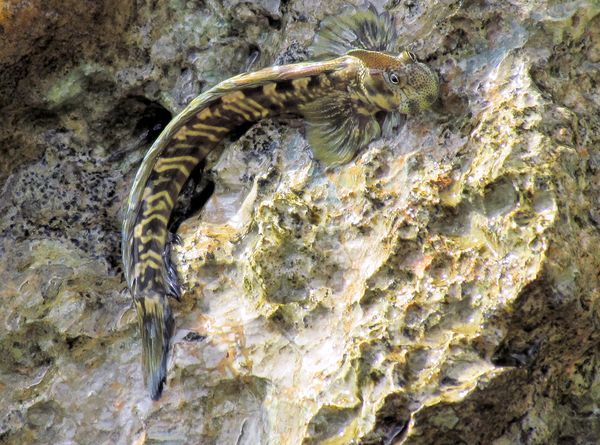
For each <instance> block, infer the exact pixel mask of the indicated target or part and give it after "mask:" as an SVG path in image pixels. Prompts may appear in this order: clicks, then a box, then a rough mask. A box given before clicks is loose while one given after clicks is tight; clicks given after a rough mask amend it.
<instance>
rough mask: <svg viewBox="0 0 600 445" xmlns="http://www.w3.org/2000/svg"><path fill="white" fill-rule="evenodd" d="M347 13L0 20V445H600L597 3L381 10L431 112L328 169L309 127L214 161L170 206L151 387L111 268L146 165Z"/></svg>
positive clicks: (76, 14)
mask: <svg viewBox="0 0 600 445" xmlns="http://www.w3.org/2000/svg"><path fill="white" fill-rule="evenodd" d="M355 3H356V4H359V5H362V3H361V2H355ZM343 4H344V2H341V1H337V0H328V1H314V0H304V1H297V0H292V1H287V2H283V1H276V0H260V1H255V2H239V1H234V0H231V1H226V2H217V1H214V0H208V1H199V2H193V1H183V0H169V1H165V2H152V1H146V2H144V1H141V2H133V3H129V2H117V1H108V2H76V1H60V2H59V1H48V2H41V1H35V0H30V1H16V0H8V1H7V2H4V4H3V5H2V6H0V115H1V116H2V120H1V121H0V212H1V215H2V216H1V217H0V234H1V235H0V254H1V255H0V302H2V305H3V307H4V309H3V311H2V312H1V313H0V353H1V354H2V360H1V361H0V400H1V401H2V403H0V443H7V444H24V443H48V444H50V443H52V444H72V443H123V444H126V443H137V444H142V443H148V444H150V443H170V444H176V443H181V444H183V443H202V444H230V443H231V444H253V445H254V444H268V443H269V444H282V445H288V444H289V445H292V444H330V445H332V444H395V443H398V444H400V443H403V444H433V443H435V444H477V443H481V444H495V445H504V444H551V443H562V444H591V443H596V442H598V438H599V437H600V420H599V419H598V414H597V412H598V404H599V403H600V383H599V379H598V375H599V374H598V371H599V366H600V364H599V363H600V362H599V360H598V342H599V334H598V332H599V327H600V323H599V321H600V318H599V316H598V314H599V312H598V311H599V310H600V290H599V289H600V275H599V273H598V271H599V270H600V254H599V251H600V250H599V247H600V230H599V227H600V93H599V90H598V85H600V5H599V4H598V3H597V2H595V1H593V0H589V1H585V0H581V1H573V2H563V3H561V2H549V1H543V0H534V1H525V0H514V1H511V2H509V3H507V2H500V1H489V2H474V1H463V2H456V1H451V0H429V1H427V2H387V3H386V2H384V1H377V2H375V4H376V6H377V7H378V8H379V9H380V10H382V9H383V8H384V7H385V8H386V9H389V10H390V12H391V13H392V14H393V15H394V16H395V17H396V19H397V20H396V22H397V26H398V29H399V33H400V35H401V43H402V44H404V45H406V46H408V47H409V48H411V50H413V51H414V52H415V53H416V54H417V55H418V57H419V58H421V59H422V60H425V61H427V63H430V64H431V65H432V66H433V67H434V68H435V69H436V70H437V71H438V72H439V75H440V78H441V80H442V84H443V86H442V98H441V100H440V102H439V104H437V106H436V108H435V109H434V110H432V111H429V112H427V113H425V114H423V115H420V116H414V117H410V118H409V119H407V121H406V123H405V125H404V126H403V127H402V128H401V129H400V130H399V131H398V134H397V135H395V136H394V137H393V138H390V139H385V140H378V141H375V142H373V143H372V144H370V146H369V147H367V148H365V149H364V150H362V151H361V152H360V153H359V154H358V155H357V157H356V158H355V159H354V160H353V161H352V162H350V163H349V164H347V165H344V166H340V167H337V168H335V169H332V170H325V169H324V168H323V166H321V165H320V164H319V163H317V162H315V161H313V159H312V155H311V152H310V148H309V147H308V145H307V143H306V141H305V139H304V137H303V130H302V126H301V125H300V124H301V122H296V121H292V122H288V121H283V122H280V121H277V122H273V121H265V122H262V123H260V124H258V125H255V126H254V127H252V128H251V129H250V130H248V131H247V132H246V133H245V134H243V135H241V137H240V138H239V139H238V140H235V141H228V142H227V143H226V144H224V147H223V150H222V153H215V156H213V157H212V158H211V159H210V160H209V161H208V162H207V166H206V171H205V175H204V176H203V177H202V178H194V181H193V183H192V184H191V185H190V186H189V187H188V189H187V190H186V192H185V193H184V196H183V197H182V199H181V207H180V209H181V210H180V211H179V213H178V216H177V217H178V220H180V221H182V222H181V224H180V225H179V235H180V236H181V238H182V243H181V244H180V245H179V246H177V247H176V248H175V252H174V260H175V263H176V264H177V267H178V270H179V273H180V276H181V279H182V282H183V283H184V288H185V290H186V292H185V295H184V297H183V299H182V302H181V303H176V304H174V305H173V307H174V310H175V317H176V325H177V328H176V335H175V341H174V344H173V354H172V358H171V361H170V363H169V380H168V385H167V387H166V389H165V392H164V395H163V397H162V398H161V400H160V401H158V402H152V401H151V400H150V399H149V397H148V395H147V394H146V392H145V390H144V388H143V384H142V376H141V369H140V354H141V349H140V339H139V335H138V333H137V329H136V325H135V316H134V313H133V309H132V308H131V305H130V297H129V294H128V291H127V289H126V286H125V283H124V280H123V276H122V270H121V265H120V252H119V242H120V225H121V220H122V217H123V215H122V205H123V202H124V200H125V198H126V196H127V193H128V190H129V187H130V185H131V181H132V179H133V176H134V174H135V171H136V169H137V166H138V163H139V161H140V160H141V157H142V156H143V154H144V152H145V150H146V149H147V148H148V147H149V145H150V144H151V142H152V141H153V139H154V138H155V137H156V136H157V135H158V133H159V132H160V129H161V128H162V127H163V126H164V125H165V124H166V123H167V122H168V121H169V120H170V118H171V117H172V116H173V115H175V114H176V113H177V112H178V111H179V110H180V109H181V108H182V107H183V106H184V105H185V104H186V103H187V102H188V101H189V100H190V99H191V98H192V97H194V96H195V95H197V94H198V93H200V92H201V91H204V90H205V89H207V88H208V87H210V86H211V85H213V84H215V83H216V82H218V81H220V80H223V79H225V78H227V77H230V76H232V75H234V74H237V73H238V72H240V71H243V70H246V69H256V68H260V67H262V66H267V65H270V64H273V63H290V62H292V61H297V60H302V59H303V58H304V57H306V54H307V53H306V47H307V45H308V44H309V43H310V40H311V38H312V36H313V34H314V31H315V29H317V27H318V22H319V20H321V19H322V18H323V17H325V16H327V15H330V14H336V13H338V12H339V11H340V10H341V8H342V7H343ZM205 186H208V190H209V191H212V190H213V189H214V191H213V192H212V194H210V196H208V195H209V193H206V192H205V193H201V190H202V189H203V188H205ZM200 207H202V209H201V210H200ZM199 210H200V211H199Z"/></svg>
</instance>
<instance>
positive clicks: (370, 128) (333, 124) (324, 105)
mask: <svg viewBox="0 0 600 445" xmlns="http://www.w3.org/2000/svg"><path fill="white" fill-rule="evenodd" d="M302 112H303V114H304V117H305V120H306V134H307V139H308V142H309V144H310V145H311V147H312V149H313V152H314V154H315V158H316V159H318V160H319V161H321V162H323V163H324V164H325V165H326V166H334V165H339V164H344V163H346V162H348V161H350V160H351V159H352V158H353V157H354V155H355V154H356V152H357V151H358V150H359V149H360V148H361V147H363V146H365V145H367V144H368V143H369V142H371V141H372V140H373V139H375V138H377V137H379V135H380V134H381V130H380V127H379V124H378V123H377V120H376V119H375V117H374V116H370V115H362V114H358V113H356V112H355V111H354V109H353V107H352V104H351V103H350V101H349V100H348V99H347V98H345V97H344V96H333V97H332V96H327V97H323V98H321V99H318V100H316V101H314V102H311V103H309V104H308V105H306V106H304V107H303V109H302Z"/></svg>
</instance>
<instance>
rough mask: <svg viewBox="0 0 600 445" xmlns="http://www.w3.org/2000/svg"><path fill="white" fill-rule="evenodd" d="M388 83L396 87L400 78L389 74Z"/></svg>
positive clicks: (394, 74)
mask: <svg viewBox="0 0 600 445" xmlns="http://www.w3.org/2000/svg"><path fill="white" fill-rule="evenodd" d="M390 82H392V83H393V84H394V85H397V84H399V83H400V78H399V77H398V75H397V74H396V73H392V74H390Z"/></svg>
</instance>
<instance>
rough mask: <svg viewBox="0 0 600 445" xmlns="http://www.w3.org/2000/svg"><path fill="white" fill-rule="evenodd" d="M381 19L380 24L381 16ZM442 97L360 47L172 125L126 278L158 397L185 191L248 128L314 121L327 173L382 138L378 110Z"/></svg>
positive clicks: (316, 146) (268, 72)
mask: <svg viewBox="0 0 600 445" xmlns="http://www.w3.org/2000/svg"><path fill="white" fill-rule="evenodd" d="M372 14H374V16H375V21H377V20H378V19H379V16H377V14H376V13H374V12H372ZM369 19H370V20H373V17H371V16H369ZM386 19H387V22H389V18H386ZM380 22H381V23H383V21H382V20H380ZM387 22H386V24H385V25H382V26H389V25H388V24H387ZM388 34H389V33H388ZM437 96H438V79H437V76H436V74H435V73H434V72H433V71H432V70H431V69H430V68H429V67H427V66H426V65H424V64H422V63H419V62H417V61H416V58H415V57H414V55H412V54H411V53H408V52H402V53H400V55H397V56H394V55H392V54H387V53H384V52H380V51H370V50H368V49H361V48H354V49H351V50H349V51H347V53H346V54H345V55H343V56H341V57H336V58H333V59H331V60H327V61H321V62H309V63H299V64H292V65H284V66H276V67H270V68H266V69H263V70H260V71H256V72H253V73H246V74H241V75H239V76H236V77H233V78H231V79H228V80H226V81H224V82H221V83H220V84H218V85H217V86H215V87H213V88H212V89H210V90H208V91H207V92H205V93H203V94H201V95H200V96H199V97H197V98H196V99H194V100H193V101H192V102H191V103H190V104H189V105H188V106H187V107H186V108H185V109H184V110H183V111H182V112H181V113H180V114H179V115H178V116H177V117H175V118H174V119H173V120H172V121H171V123H170V124H169V125H168V126H167V127H166V128H165V129H164V131H163V132H162V133H161V135H160V136H159V137H158V139H157V140H156V142H155V143H154V144H153V145H152V147H151V148H150V150H149V151H148V153H147V154H146V156H145V158H144V160H143V162H142V164H141V166H140V168H139V170H138V172H137V175H136V178H135V180H134V183H133V186H132V191H131V193H130V196H129V201H128V204H127V211H126V217H125V220H124V224H123V240H122V250H123V263H124V266H125V267H124V270H125V277H126V279H127V284H128V286H129V288H130V290H131V293H132V296H133V300H134V304H135V307H136V311H137V316H138V324H139V329H140V331H141V337H142V364H143V372H144V381H145V383H146V386H147V387H148V390H149V392H150V396H151V397H152V399H154V400H158V398H159V397H160V396H161V393H162V389H163V385H164V383H165V380H166V371H167V359H168V351H169V341H170V338H171V335H172V332H173V328H174V321H173V316H172V313H171V309H170V307H169V303H168V298H167V297H168V296H173V297H175V298H179V297H180V289H179V284H178V282H177V275H176V272H175V270H174V268H173V266H172V265H171V263H170V260H169V258H168V255H169V249H168V242H169V232H168V224H169V219H170V217H171V213H172V211H173V209H174V206H175V203H176V202H177V197H178V195H179V193H180V191H181V189H182V187H183V186H184V185H185V183H186V181H187V180H188V178H189V176H190V174H191V172H192V170H193V169H194V168H195V167H196V166H197V165H198V164H199V163H200V162H201V161H202V160H203V159H204V158H205V157H206V156H207V154H208V153H210V152H211V150H213V149H214V148H215V146H217V145H218V144H219V142H221V141H222V140H223V138H224V137H225V136H226V135H227V134H228V133H229V132H231V131H232V130H234V129H236V128H238V127H240V126H242V125H245V124H247V123H254V122H258V121H260V120H262V119H265V118H269V117H274V116H278V115H289V114H296V115H299V116H301V117H304V118H305V120H306V125H307V138H308V141H309V143H310V144H311V146H312V148H313V150H314V152H315V157H316V158H317V159H319V160H321V161H322V162H323V163H324V164H325V165H327V166H329V165H336V164H342V163H344V162H347V161H348V160H350V159H351V158H352V157H353V156H354V154H355V153H356V151H357V150H358V149H360V148H361V147H362V146H364V145H366V144H368V143H369V142H370V141H371V140H372V139H374V138H376V137H378V136H379V135H380V131H381V130H380V127H379V123H378V121H377V119H376V118H375V114H376V113H378V112H382V111H383V112H400V113H412V112H416V111H419V110H422V109H425V108H427V107H429V106H430V105H431V104H432V103H433V102H434V101H435V100H436V99H437Z"/></svg>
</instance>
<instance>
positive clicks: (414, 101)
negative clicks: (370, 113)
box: [348, 50, 440, 114]
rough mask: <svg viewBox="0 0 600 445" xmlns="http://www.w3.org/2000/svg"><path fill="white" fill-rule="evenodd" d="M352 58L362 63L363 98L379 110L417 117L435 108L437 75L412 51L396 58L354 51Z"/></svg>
mask: <svg viewBox="0 0 600 445" xmlns="http://www.w3.org/2000/svg"><path fill="white" fill-rule="evenodd" d="M348 55H351V56H354V57H357V58H359V59H360V61H361V62H362V64H363V66H364V68H365V69H364V70H363V76H362V79H361V80H362V89H363V95H364V97H365V100H367V101H368V102H370V103H371V104H372V105H375V107H376V108H379V109H382V110H384V111H397V112H399V113H403V114H414V113H418V112H420V111H422V110H425V109H427V108H429V107H431V105H432V104H433V103H434V102H435V101H436V100H437V98H438V96H439V89H440V88H439V80H438V76H437V74H436V73H435V71H433V70H432V69H431V68H430V67H429V66H427V65H426V64H424V63H421V62H419V61H418V60H417V58H416V57H415V55H414V54H413V53H411V52H409V51H404V52H402V53H400V54H399V55H397V56H396V55H391V54H387V53H384V52H379V51H368V50H352V51H349V52H348Z"/></svg>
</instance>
